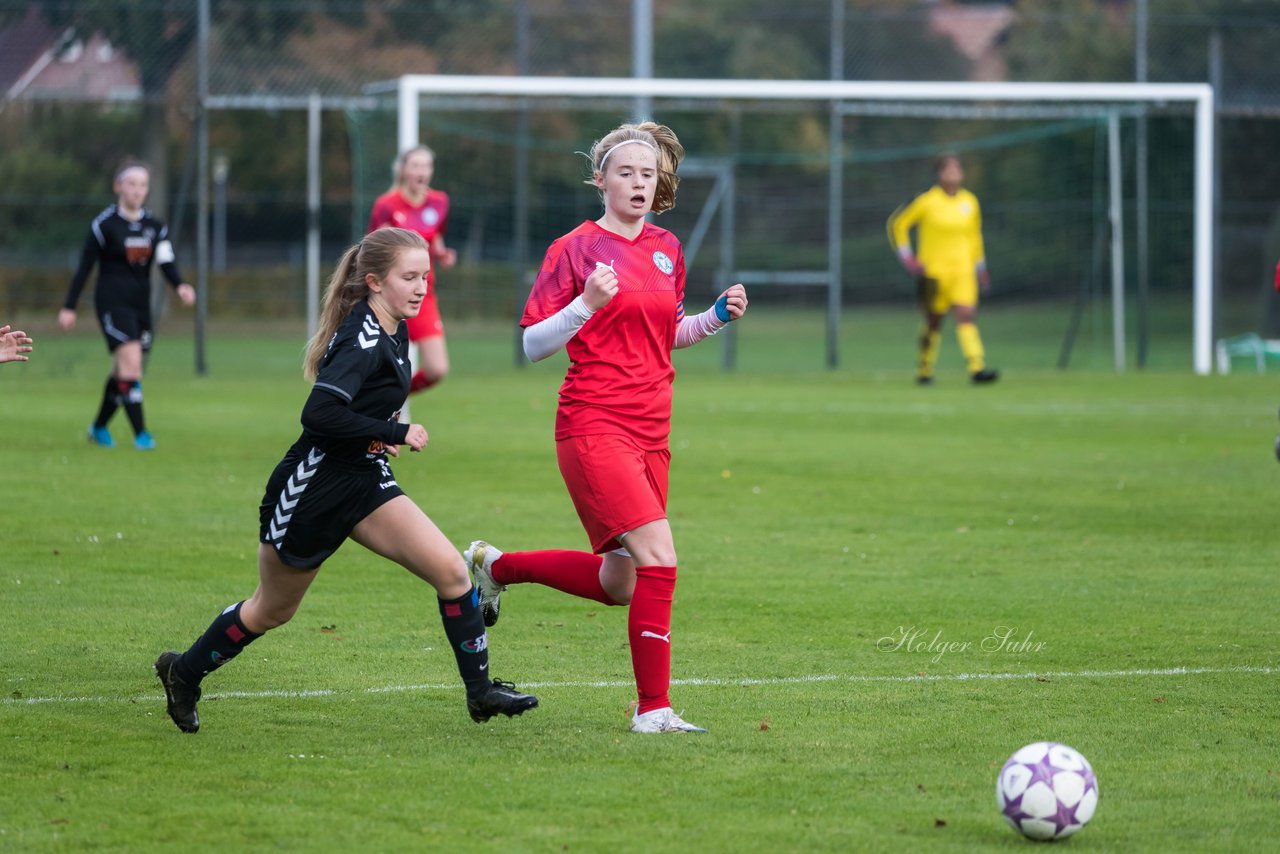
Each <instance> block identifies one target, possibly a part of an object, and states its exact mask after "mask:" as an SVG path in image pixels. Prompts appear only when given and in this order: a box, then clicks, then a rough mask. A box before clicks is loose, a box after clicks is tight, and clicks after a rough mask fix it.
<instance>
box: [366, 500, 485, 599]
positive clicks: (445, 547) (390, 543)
mask: <svg viewBox="0 0 1280 854" xmlns="http://www.w3.org/2000/svg"><path fill="white" fill-rule="evenodd" d="M351 539H353V540H355V541H356V542H357V543H359V544H360V545H362V546H364V547H365V548H367V549H369V551H371V552H374V553H376V554H380V555H382V556H383V557H385V558H387V559H388V560H392V561H395V562H396V563H398V564H400V565H401V566H403V567H404V568H405V569H407V570H409V571H410V572H412V573H413V574H414V575H416V576H418V577H419V578H421V579H422V580H424V581H426V582H427V583H428V584H430V585H431V586H432V587H434V588H435V589H436V593H437V594H439V596H440V598H441V599H456V598H458V597H459V596H462V595H463V594H465V593H466V592H467V591H469V590H470V589H471V577H470V576H469V575H468V574H467V566H466V564H465V563H463V561H462V555H461V554H459V553H458V550H457V549H455V548H454V547H453V544H452V543H450V542H449V540H448V539H447V538H446V537H445V535H444V534H443V533H441V532H440V529H439V528H437V527H436V524H435V523H434V522H432V521H431V519H430V518H428V517H427V514H426V513H423V512H422V510H421V508H419V507H418V505H417V504H414V503H413V499H411V498H409V496H407V495H398V496H396V497H395V498H393V499H391V500H390V501H388V502H387V503H386V504H383V505H382V506H381V507H379V508H378V509H377V510H374V511H373V512H372V513H370V514H369V515H368V516H366V517H365V518H364V519H362V520H361V521H360V524H358V525H356V527H355V529H354V530H353V531H352V532H351Z"/></svg>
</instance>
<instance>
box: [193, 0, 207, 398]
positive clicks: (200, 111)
mask: <svg viewBox="0 0 1280 854" xmlns="http://www.w3.org/2000/svg"><path fill="white" fill-rule="evenodd" d="M196 14H197V20H196V43H197V45H198V46H199V47H198V49H197V50H196V206H197V207H198V208H199V211H198V212H197V214H196V338H195V356H196V374H197V375H200V376H203V375H204V374H207V373H208V372H209V366H208V365H207V364H206V363H205V352H204V349H205V348H204V333H205V321H206V320H207V319H208V315H209V110H208V100H209V0H200V4H199V8H198V9H197V13H196Z"/></svg>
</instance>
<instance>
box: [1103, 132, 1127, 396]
mask: <svg viewBox="0 0 1280 854" xmlns="http://www.w3.org/2000/svg"><path fill="white" fill-rule="evenodd" d="M1121 168H1122V167H1121V161H1120V114H1119V113H1117V112H1116V111H1115V110H1112V111H1111V112H1110V113H1108V115H1107V180H1108V187H1109V194H1110V195H1109V202H1108V205H1107V207H1108V219H1109V220H1110V222H1111V340H1112V345H1113V347H1114V348H1115V364H1116V371H1117V372H1123V371H1124V362H1125V358H1124V357H1125V352H1124V351H1125V342H1124V190H1123V187H1124V185H1123V180H1122V179H1123V177H1124V176H1123V175H1122V174H1121Z"/></svg>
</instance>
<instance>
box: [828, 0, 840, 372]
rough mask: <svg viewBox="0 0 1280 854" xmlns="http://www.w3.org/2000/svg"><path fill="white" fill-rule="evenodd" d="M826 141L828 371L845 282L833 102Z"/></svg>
mask: <svg viewBox="0 0 1280 854" xmlns="http://www.w3.org/2000/svg"><path fill="white" fill-rule="evenodd" d="M831 79H832V80H843V79H844V0H831ZM829 121H830V122H831V126H830V129H829V138H828V140H827V149H828V151H827V157H828V164H827V276H828V281H827V367H828V368H837V367H839V366H840V311H841V308H842V305H841V297H842V293H841V291H842V288H843V282H842V281H841V272H842V269H841V268H842V266H843V254H842V252H841V249H842V244H841V236H842V235H841V232H842V231H843V229H844V216H843V214H844V112H843V111H842V110H841V109H840V102H839V101H835V100H833V101H832V102H831V115H830V117H829Z"/></svg>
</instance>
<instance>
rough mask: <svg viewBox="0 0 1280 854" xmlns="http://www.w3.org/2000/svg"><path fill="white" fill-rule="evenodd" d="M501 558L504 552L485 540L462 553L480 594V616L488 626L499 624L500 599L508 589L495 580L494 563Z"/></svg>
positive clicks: (479, 541)
mask: <svg viewBox="0 0 1280 854" xmlns="http://www.w3.org/2000/svg"><path fill="white" fill-rule="evenodd" d="M500 557H502V552H501V551H499V550H498V549H496V548H494V547H493V546H491V545H489V544H488V543H486V542H485V541H484V540H476V541H475V542H474V543H472V544H471V546H470V548H468V549H467V550H466V551H465V552H463V553H462V559H463V560H465V561H466V562H467V569H468V570H470V572H471V580H472V583H473V584H475V586H476V589H477V590H478V591H479V592H480V614H481V616H482V617H484V624H485V625H486V626H492V625H493V624H494V623H496V622H498V609H499V608H500V607H501V606H500V604H499V602H498V598H499V597H500V596H501V595H502V591H504V590H506V589H507V588H506V585H503V584H499V583H498V582H496V581H494V580H493V563H494V561H496V560H497V559H498V558H500Z"/></svg>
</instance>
